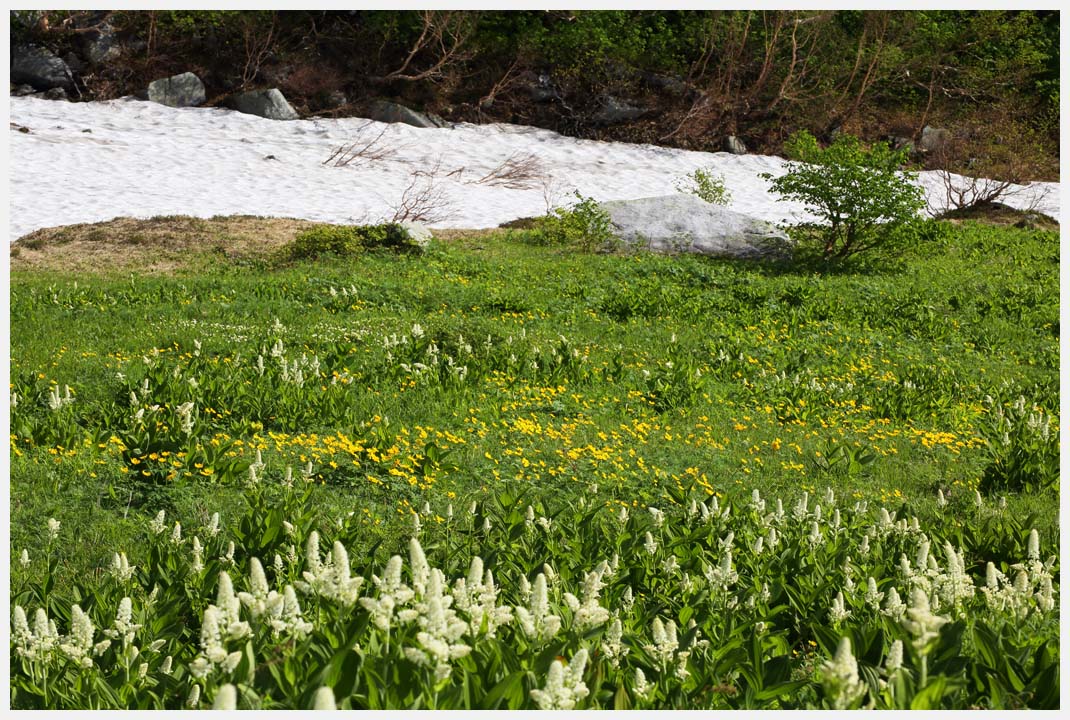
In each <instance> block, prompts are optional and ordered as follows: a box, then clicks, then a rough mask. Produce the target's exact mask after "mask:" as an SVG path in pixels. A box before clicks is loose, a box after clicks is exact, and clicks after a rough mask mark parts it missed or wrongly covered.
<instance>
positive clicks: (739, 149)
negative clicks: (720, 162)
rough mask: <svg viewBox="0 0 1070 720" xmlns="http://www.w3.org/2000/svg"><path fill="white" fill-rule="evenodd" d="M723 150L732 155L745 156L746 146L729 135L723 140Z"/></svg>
mask: <svg viewBox="0 0 1070 720" xmlns="http://www.w3.org/2000/svg"><path fill="white" fill-rule="evenodd" d="M724 149H725V150H727V151H728V152H730V153H732V154H733V155H746V154H747V146H746V145H744V144H743V141H742V140H740V139H739V138H738V137H736V136H735V135H729V136H728V137H726V138H725V139H724Z"/></svg>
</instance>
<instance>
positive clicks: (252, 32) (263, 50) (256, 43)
mask: <svg viewBox="0 0 1070 720" xmlns="http://www.w3.org/2000/svg"><path fill="white" fill-rule="evenodd" d="M278 20H279V19H278V16H277V15H276V14H275V13H272V14H271V26H270V27H268V31H267V35H264V34H263V32H262V30H261V29H260V27H261V26H260V24H259V23H257V22H255V21H252V20H245V21H244V22H243V23H242V42H243V44H244V49H245V65H244V66H243V67H242V71H241V88H242V90H244V89H246V88H248V87H249V85H251V84H252V83H253V81H254V80H256V76H257V75H258V74H259V73H260V66H261V65H262V64H263V62H264V60H265V59H266V58H267V56H268V53H270V52H271V47H272V44H273V43H274V42H275V40H276V37H275V31H276V30H277V29H278Z"/></svg>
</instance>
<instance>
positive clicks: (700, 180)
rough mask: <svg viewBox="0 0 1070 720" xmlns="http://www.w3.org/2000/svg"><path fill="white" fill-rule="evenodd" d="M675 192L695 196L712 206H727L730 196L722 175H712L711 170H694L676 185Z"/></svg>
mask: <svg viewBox="0 0 1070 720" xmlns="http://www.w3.org/2000/svg"><path fill="white" fill-rule="evenodd" d="M676 190H677V191H678V192H682V193H691V194H692V195H697V196H698V197H700V198H702V199H703V200H705V201H706V202H708V203H712V204H713V205H727V204H728V203H729V202H730V201H731V200H732V194H731V193H730V192H728V188H726V187H725V185H724V175H714V174H713V170H712V169H711V168H696V169H695V171H694V172H692V173H691V174H690V175H687V176H685V177H683V178H681V179H680V180H679V181H677V183H676Z"/></svg>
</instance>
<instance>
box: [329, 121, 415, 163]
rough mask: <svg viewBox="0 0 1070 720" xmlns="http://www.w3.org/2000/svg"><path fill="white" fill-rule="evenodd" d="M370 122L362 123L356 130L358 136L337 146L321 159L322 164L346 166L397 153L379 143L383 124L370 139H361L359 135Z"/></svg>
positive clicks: (384, 128)
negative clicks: (346, 143)
mask: <svg viewBox="0 0 1070 720" xmlns="http://www.w3.org/2000/svg"><path fill="white" fill-rule="evenodd" d="M371 124H372V121H371V120H369V121H368V122H366V123H364V124H363V125H362V126H361V127H360V130H358V131H357V134H358V137H357V139H356V140H354V141H353V142H351V143H349V144H348V145H342V146H340V147H338V148H337V149H336V150H335V151H334V152H333V153H331V156H330V157H329V158H327V159H326V160H324V161H323V164H324V165H333V166H334V167H346V166H348V165H361V164H363V163H368V162H375V161H378V160H386V159H387V158H390V157H393V156H394V155H396V154H397V149H396V148H391V147H384V146H382V145H380V144H379V141H380V140H382V138H383V135H385V134H386V131H387V127H386V126H384V127H383V128H382V129H381V130H380V131H379V134H378V135H376V136H375V137H373V138H371V139H370V140H363V139H362V138H360V135H362V134H363V133H364V130H365V129H367V128H368V126H369V125H371Z"/></svg>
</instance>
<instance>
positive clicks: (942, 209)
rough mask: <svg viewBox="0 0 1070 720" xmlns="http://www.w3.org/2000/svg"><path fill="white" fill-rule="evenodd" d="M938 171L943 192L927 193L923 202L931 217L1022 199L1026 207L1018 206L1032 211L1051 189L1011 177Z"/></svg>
mask: <svg viewBox="0 0 1070 720" xmlns="http://www.w3.org/2000/svg"><path fill="white" fill-rule="evenodd" d="M937 172H938V173H939V178H940V183H941V187H942V192H938V193H932V194H930V195H929V196H928V197H927V198H926V201H925V202H926V205H927V208H926V209H927V212H928V213H929V214H930V215H931V216H933V217H941V216H944V215H947V214H948V213H953V212H956V211H965V210H970V209H973V208H981V207H986V206H991V205H994V204H996V203H1001V204H1004V205H1006V204H1007V201H1008V200H1011V199H1016V200H1017V199H1025V200H1026V203H1025V206H1024V207H1021V208H1019V209H1021V210H1024V211H1026V212H1033V211H1035V210H1036V209H1037V208H1038V207H1039V206H1040V205H1041V204H1042V203H1043V202H1044V200H1046V199H1047V197H1048V195H1049V194H1050V192H1051V190H1050V188H1046V187H1042V188H1037V187H1033V186H1031V185H1020V184H1018V183H1014V182H1011V181H1010V180H996V179H993V178H979V177H970V176H967V175H957V174H955V173H952V172H951V171H949V170H938V171H937Z"/></svg>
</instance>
